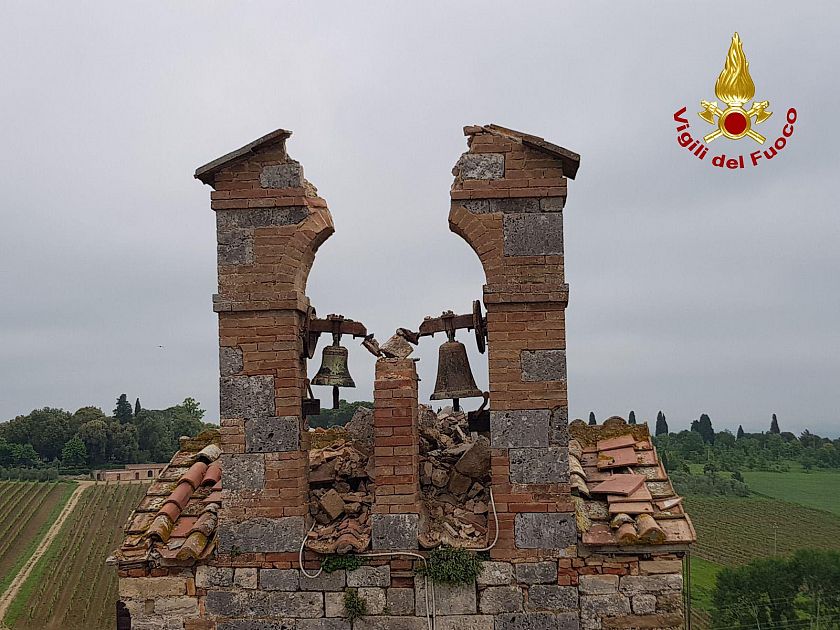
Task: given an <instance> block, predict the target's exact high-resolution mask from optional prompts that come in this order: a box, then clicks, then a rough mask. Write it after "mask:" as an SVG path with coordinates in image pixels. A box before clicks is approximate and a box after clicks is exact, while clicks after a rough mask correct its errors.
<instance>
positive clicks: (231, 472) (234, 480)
mask: <svg viewBox="0 0 840 630" xmlns="http://www.w3.org/2000/svg"><path fill="white" fill-rule="evenodd" d="M222 470H224V471H225V490H232V491H234V492H238V491H240V490H262V489H263V488H264V487H265V458H264V457H263V456H262V455H243V454H237V455H229V454H225V455H222Z"/></svg>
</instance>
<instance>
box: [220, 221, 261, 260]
mask: <svg viewBox="0 0 840 630" xmlns="http://www.w3.org/2000/svg"><path fill="white" fill-rule="evenodd" d="M216 262H217V263H218V265H219V267H224V266H226V265H252V264H254V262H255V258H254V230H253V229H229V230H222V231H220V232H219V233H218V235H217V243H216Z"/></svg>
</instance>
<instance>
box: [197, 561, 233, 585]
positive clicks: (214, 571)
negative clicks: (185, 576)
mask: <svg viewBox="0 0 840 630" xmlns="http://www.w3.org/2000/svg"><path fill="white" fill-rule="evenodd" d="M232 584H233V569H229V568H227V567H209V566H207V565H206V564H200V565H198V567H196V569H195V585H196V586H197V587H198V588H225V587H226V586H231V585H232Z"/></svg>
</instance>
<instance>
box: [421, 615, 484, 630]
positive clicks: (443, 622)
mask: <svg viewBox="0 0 840 630" xmlns="http://www.w3.org/2000/svg"><path fill="white" fill-rule="evenodd" d="M435 630H493V617H491V616H490V615H454V616H442V617H438V618H437V624H436V625H435Z"/></svg>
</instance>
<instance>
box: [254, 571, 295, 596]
mask: <svg viewBox="0 0 840 630" xmlns="http://www.w3.org/2000/svg"><path fill="white" fill-rule="evenodd" d="M260 588H261V589H262V590H264V591H296V590H298V589H299V588H300V574H299V573H298V570H297V569H260Z"/></svg>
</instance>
